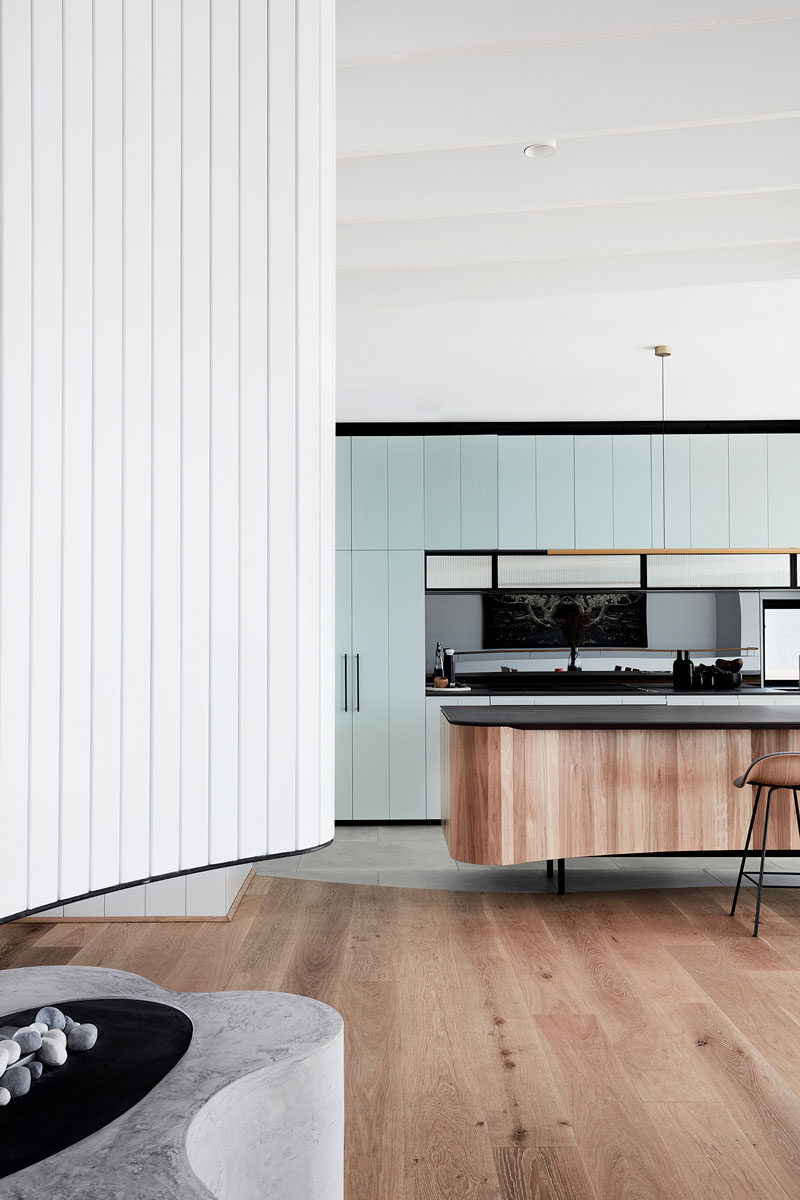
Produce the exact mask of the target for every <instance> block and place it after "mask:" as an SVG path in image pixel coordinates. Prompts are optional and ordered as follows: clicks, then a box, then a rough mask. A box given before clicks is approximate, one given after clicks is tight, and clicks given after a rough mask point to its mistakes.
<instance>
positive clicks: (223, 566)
mask: <svg viewBox="0 0 800 1200" xmlns="http://www.w3.org/2000/svg"><path fill="white" fill-rule="evenodd" d="M238 58H239V18H238V2H237V0H211V95H212V105H211V163H210V167H211V198H210V222H211V231H210V233H211V278H212V280H213V288H212V292H211V412H210V420H211V463H210V467H211V488H210V506H211V515H210V521H211V527H210V559H211V561H210V621H211V627H210V671H209V675H210V687H209V703H210V712H209V742H210V752H209V791H210V797H209V799H210V804H209V807H210V813H209V856H210V860H211V861H212V862H214V861H216V862H226V861H230V860H231V859H234V858H236V856H237V846H238V840H239V833H238V795H239V781H238V776H239V216H238V213H239V183H238V180H239V115H238V114H239V68H238Z"/></svg>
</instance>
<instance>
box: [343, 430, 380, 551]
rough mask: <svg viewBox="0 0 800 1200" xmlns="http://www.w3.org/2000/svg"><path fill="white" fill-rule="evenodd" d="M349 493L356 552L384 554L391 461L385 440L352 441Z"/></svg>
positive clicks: (358, 439)
mask: <svg viewBox="0 0 800 1200" xmlns="http://www.w3.org/2000/svg"><path fill="white" fill-rule="evenodd" d="M350 455H351V461H350V489H351V503H352V518H351V522H350V527H351V530H352V546H353V549H354V550H385V549H386V545H387V540H388V503H389V496H388V490H389V461H388V447H387V439H386V438H385V437H354V438H351V450H350Z"/></svg>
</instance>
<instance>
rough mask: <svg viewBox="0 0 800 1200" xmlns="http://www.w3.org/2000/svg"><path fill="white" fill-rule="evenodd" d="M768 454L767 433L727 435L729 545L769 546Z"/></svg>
mask: <svg viewBox="0 0 800 1200" xmlns="http://www.w3.org/2000/svg"><path fill="white" fill-rule="evenodd" d="M767 452H768V446H767V434H766V433H731V434H729V435H728V478H729V484H728V492H729V500H730V542H731V546H735V547H753V548H756V547H760V546H768V545H769V520H768V515H767V499H768V496H767V491H768V488H767Z"/></svg>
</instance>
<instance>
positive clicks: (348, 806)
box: [334, 550, 353, 821]
mask: <svg viewBox="0 0 800 1200" xmlns="http://www.w3.org/2000/svg"><path fill="white" fill-rule="evenodd" d="M351 567H352V555H351V554H350V551H349V550H337V551H336V622H335V631H336V633H335V636H336V648H335V652H336V661H335V666H334V691H335V697H336V699H335V705H336V717H335V734H336V804H335V811H336V820H337V821H350V820H352V817H353V704H352V698H351V689H352V682H353V609H352V579H351Z"/></svg>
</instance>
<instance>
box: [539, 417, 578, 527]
mask: <svg viewBox="0 0 800 1200" xmlns="http://www.w3.org/2000/svg"><path fill="white" fill-rule="evenodd" d="M536 545H537V547H538V548H539V549H548V548H552V549H554V550H571V549H574V547H575V439H574V438H573V437H571V436H570V435H569V434H554V435H553V436H551V437H537V439H536Z"/></svg>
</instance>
